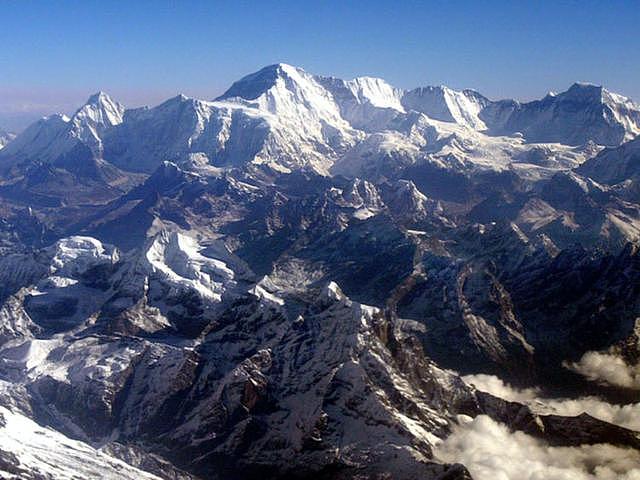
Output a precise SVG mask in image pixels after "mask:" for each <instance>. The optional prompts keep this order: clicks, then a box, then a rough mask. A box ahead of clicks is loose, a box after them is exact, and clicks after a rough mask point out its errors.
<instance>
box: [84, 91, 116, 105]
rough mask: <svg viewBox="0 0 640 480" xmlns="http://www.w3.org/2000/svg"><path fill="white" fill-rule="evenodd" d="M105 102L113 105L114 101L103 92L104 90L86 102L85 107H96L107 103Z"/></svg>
mask: <svg viewBox="0 0 640 480" xmlns="http://www.w3.org/2000/svg"><path fill="white" fill-rule="evenodd" d="M105 102H107V103H113V100H112V99H111V97H110V96H109V95H108V94H107V93H106V92H103V91H102V90H100V91H98V92H96V93H94V94H93V95H91V96H90V97H89V98H88V99H87V101H86V102H85V105H96V104H100V103H105Z"/></svg>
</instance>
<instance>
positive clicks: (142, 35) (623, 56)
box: [0, 0, 640, 128]
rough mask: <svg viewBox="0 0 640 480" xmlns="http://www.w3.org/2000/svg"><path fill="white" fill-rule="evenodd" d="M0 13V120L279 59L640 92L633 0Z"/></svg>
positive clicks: (133, 96)
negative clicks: (587, 84)
mask: <svg viewBox="0 0 640 480" xmlns="http://www.w3.org/2000/svg"><path fill="white" fill-rule="evenodd" d="M0 19H1V20H0V22H1V24H2V29H0V127H2V126H3V125H4V126H15V128H18V127H19V125H20V124H22V123H24V122H26V121H27V120H28V119H31V118H32V117H34V116H39V115H42V114H47V113H52V112H54V111H70V110H73V109H74V108H75V107H76V106H78V105H79V104H81V103H82V102H83V101H84V100H85V99H86V97H88V96H89V95H90V94H91V93H92V92H95V91H97V90H105V91H107V92H109V93H111V94H112V96H114V97H115V98H116V99H118V100H120V101H122V102H123V103H125V104H126V105H129V106H138V105H142V104H154V103H158V102H159V101H161V100H162V99H165V98H168V97H170V96H173V95H175V94H176V93H178V92H182V93H185V94H187V95H190V96H196V97H199V98H213V97H215V96H216V95H218V94H220V93H221V92H222V91H224V90H225V88H226V87H228V86H229V85H230V83H232V82H233V81H234V80H236V79H238V78H240V77H241V76H243V75H245V74H247V73H250V72H252V71H255V70H257V69H259V68H260V67H262V66H264V65H268V64H272V63H276V62H286V63H290V64H293V65H296V66H301V67H303V68H304V69H306V70H307V71H309V72H312V73H318V74H327V75H335V76H339V77H343V78H352V77H354V76H359V75H373V76H380V77H383V78H385V79H386V80H388V81H389V82H390V83H392V84H394V85H396V86H399V87H414V86H420V85H432V84H446V85H449V86H451V87H455V88H467V87H469V88H475V89H477V90H479V91H481V92H482V93H484V94H485V95H487V96H489V97H490V98H505V97H515V98H518V99H524V100H526V99H532V98H537V97H541V96H543V95H544V94H545V93H546V92H547V91H548V90H556V91H558V90H564V89H566V88H567V87H568V86H569V85H570V84H571V83H573V82H574V81H590V82H593V83H598V84H603V85H605V86H607V87H608V88H610V89H611V90H614V91H617V92H619V93H622V94H624V95H627V96H631V97H632V98H634V99H636V100H640V59H639V56H640V55H639V54H638V43H639V38H640V32H639V30H638V29H639V25H640V1H638V0H633V1H631V0H630V1H616V0H611V1H605V0H602V1H591V0H583V1H560V0H555V1H551V0H549V1H545V0H537V1H531V2H525V1H511V2H502V1H500V2H498V1H482V0H477V1H474V2H472V1H444V0H443V1H441V2H427V1H422V2H414V1H409V0H406V1H401V2H400V1H397V2H391V1H382V0H369V1H342V2H331V1H324V2H305V1H302V0H299V1H286V0H283V1H278V2H275V1H269V0H265V1H256V2H243V1H234V2H213V1H209V2H205V1H166V0H165V1H154V2H151V1H142V0H140V1H130V2H124V1H117V0H112V1H93V0H85V1H79V0H78V1H65V0H56V1H36V0H24V1H17V0H0ZM3 122H4V123H3ZM7 123H9V124H11V125H7Z"/></svg>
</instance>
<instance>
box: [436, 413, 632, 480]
mask: <svg viewBox="0 0 640 480" xmlns="http://www.w3.org/2000/svg"><path fill="white" fill-rule="evenodd" d="M435 454H436V456H437V458H438V459H440V460H441V461H444V462H448V463H453V462H459V463H462V464H463V465H465V466H466V467H467V468H468V469H469V471H470V472H471V475H472V476H473V478H474V479H475V480H614V479H616V480H640V452H638V451H636V450H632V449H625V448H619V447H614V446H612V445H605V444H600V445H583V446H580V447H550V446H548V445H547V444H545V443H544V442H542V441H540V440H538V439H535V438H533V437H531V436H529V435H526V434H524V433H522V432H511V431H510V430H509V429H508V428H507V427H506V426H504V425H502V424H500V423H497V422H495V421H493V420H492V419H491V418H490V417H488V416H486V415H480V416H478V417H476V418H475V419H473V420H471V419H470V418H468V417H466V419H463V421H462V422H461V424H460V425H459V426H457V427H456V428H454V431H453V433H452V434H451V435H450V436H449V437H448V438H447V439H446V440H444V441H443V442H442V443H440V444H439V445H438V446H437V447H436V451H435Z"/></svg>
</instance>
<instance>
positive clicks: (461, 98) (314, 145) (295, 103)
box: [0, 64, 640, 175]
mask: <svg viewBox="0 0 640 480" xmlns="http://www.w3.org/2000/svg"><path fill="white" fill-rule="evenodd" d="M638 132H640V108H639V107H638V106H637V105H635V104H634V103H632V102H631V101H630V100H628V99H626V98H624V97H622V96H620V95H616V94H613V93H610V92H608V91H607V90H605V89H603V88H601V87H595V86H592V85H584V84H575V85H574V86H572V87H571V88H570V89H569V90H567V91H566V92H564V93H561V94H558V95H549V96H547V97H545V98H544V99H542V100H539V101H535V102H530V103H524V104H521V103H518V102H516V101H513V100H503V101H498V102H493V101H490V100H488V99H487V98H485V97H484V96H482V95H481V94H479V93H477V92H475V91H472V90H464V91H454V90H451V89H449V88H447V87H424V88H418V89H414V90H410V91H403V90H400V89H396V88H393V87H392V86H390V85H389V84H387V83H386V82H384V81H383V80H380V79H376V78H369V77H363V78H357V79H354V80H349V81H344V80H340V79H336V78H330V77H319V76H315V75H311V74H309V73H307V72H305V71H303V70H302V69H299V68H295V67H292V66H289V65H285V64H277V65H272V66H269V67H265V68H264V69H262V70H260V71H259V72H256V73H254V74H251V75H248V76H246V77H244V78H243V79H241V80H239V81H237V82H236V83H234V84H233V85H232V86H231V87H230V88H229V89H228V90H227V92H225V93H224V94H223V95H221V96H220V97H218V98H217V99H215V100H214V101H202V100H195V99H190V98H187V97H184V96H177V97H175V98H173V99H170V100H168V101H166V102H165V103H163V104H161V105H159V106H157V107H154V108H142V109H134V110H125V109H124V108H123V107H122V106H121V105H120V104H118V103H117V102H115V101H113V100H112V99H110V98H109V97H108V96H107V95H106V94H104V93H99V94H96V95H94V96H92V97H91V98H90V99H89V100H88V101H87V103H86V104H85V105H84V106H83V107H82V108H80V109H79V110H78V111H77V112H76V113H75V114H74V115H73V116H72V117H71V118H66V117H65V116H61V115H58V116H52V117H48V118H45V119H42V120H40V121H39V122H37V123H35V124H34V125H32V126H30V127H29V128H28V129H26V130H25V131H24V132H23V133H22V134H20V135H19V136H18V138H16V139H15V141H14V142H12V144H11V146H10V147H9V148H5V149H4V150H3V152H2V153H1V154H0V161H1V162H2V164H3V165H5V166H6V165H12V164H16V163H20V162H25V161H40V162H48V163H52V164H53V165H59V164H61V163H65V162H66V163H69V162H70V163H74V158H73V157H78V156H79V155H80V156H83V155H84V156H90V157H91V158H92V159H93V160H94V161H95V160H104V161H106V162H109V163H110V164H112V165H113V166H115V167H117V168H119V169H122V170H126V171H132V172H142V173H151V172H152V171H153V170H155V168H157V167H158V166H159V165H160V163H161V162H163V161H165V160H169V161H173V162H177V163H179V164H184V163H189V159H190V158H191V156H193V155H199V156H201V158H202V159H204V160H200V163H201V164H202V162H204V164H206V165H210V166H213V167H225V168H228V167H239V166H242V165H245V164H248V163H252V164H255V165H264V166H266V167H268V168H271V169H273V170H276V171H284V172H289V171H292V170H296V169H299V168H305V169H311V170H314V171H316V172H319V173H321V174H325V175H326V174H328V173H329V172H330V171H331V170H332V169H334V170H335V171H346V170H353V168H354V166H355V163H354V162H356V163H357V162H358V161H359V158H364V157H366V158H367V163H368V164H369V165H368V166H367V167H366V168H368V169H370V168H371V163H372V162H375V163H376V164H378V165H379V166H380V167H382V163H384V162H385V158H386V157H387V156H389V155H391V156H403V157H406V159H407V161H408V162H409V163H415V162H416V161H420V160H424V159H431V160H433V161H436V162H440V163H441V164H442V165H443V166H444V167H445V168H456V169H457V168H459V167H456V166H454V165H453V164H452V163H451V162H447V161H444V162H441V161H440V160H439V158H441V157H442V156H443V155H449V154H452V155H454V156H455V157H456V158H457V160H458V161H459V162H460V164H461V165H465V168H467V169H468V168H487V167H490V168H496V169H501V168H504V165H503V162H502V161H501V158H500V155H501V153H500V152H504V151H505V148H506V149H508V150H510V151H511V152H510V153H509V155H510V156H512V157H513V156H516V155H517V154H518V152H519V151H523V150H527V149H529V148H530V147H529V145H532V144H534V143H554V144H555V143H558V144H563V145H565V147H560V146H557V147H555V149H556V150H560V151H562V150H563V149H564V150H566V149H567V146H568V147H571V146H579V145H582V144H585V143H587V142H589V141H592V142H594V143H595V144H599V145H606V146H611V145H619V144H620V143H622V142H623V141H625V140H628V139H630V138H632V137H633V136H634V135H637V134H638ZM492 135H510V136H512V138H511V139H510V140H509V139H505V138H504V137H499V138H498V137H493V136H492ZM520 137H524V140H525V142H524V143H523V142H522V140H521V139H520ZM445 152H446V153H445ZM342 164H347V165H352V166H350V167H348V168H344V167H343V166H342ZM357 170H358V171H357V173H358V174H363V173H364V171H365V170H366V169H365V170H363V168H361V167H358V168H357ZM382 170H384V169H382ZM382 170H381V169H380V168H378V171H379V172H382ZM354 173H355V172H354Z"/></svg>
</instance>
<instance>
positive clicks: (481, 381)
mask: <svg viewBox="0 0 640 480" xmlns="http://www.w3.org/2000/svg"><path fill="white" fill-rule="evenodd" d="M462 378H463V380H464V381H465V382H467V383H468V384H473V385H474V386H475V387H476V388H477V389H478V390H482V391H483V392H488V393H490V394H492V395H495V396H496V397H500V398H504V399H505V400H509V401H511V402H520V403H525V404H527V405H529V406H530V407H531V409H532V410H533V411H535V412H537V413H540V414H551V413H553V414H556V415H564V416H575V415H580V414H581V413H583V412H586V413H588V414H589V415H591V416H592V417H595V418H599V419H600V420H604V421H605V422H609V423H613V424H615V425H620V426H621V427H625V428H630V429H631V430H637V431H640V403H632V404H629V405H613V404H611V403H608V402H605V401H604V400H602V399H600V398H597V397H582V398H576V399H567V398H543V397H540V391H539V390H538V389H535V388H526V389H517V388H514V387H512V386H511V385H508V384H506V383H504V382H503V381H502V380H501V379H500V378H498V377H496V376H493V375H482V374H480V375H466V376H464V377H462Z"/></svg>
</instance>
